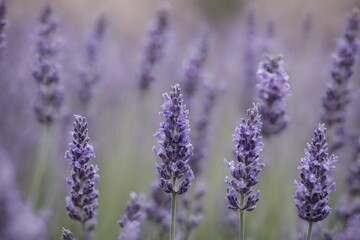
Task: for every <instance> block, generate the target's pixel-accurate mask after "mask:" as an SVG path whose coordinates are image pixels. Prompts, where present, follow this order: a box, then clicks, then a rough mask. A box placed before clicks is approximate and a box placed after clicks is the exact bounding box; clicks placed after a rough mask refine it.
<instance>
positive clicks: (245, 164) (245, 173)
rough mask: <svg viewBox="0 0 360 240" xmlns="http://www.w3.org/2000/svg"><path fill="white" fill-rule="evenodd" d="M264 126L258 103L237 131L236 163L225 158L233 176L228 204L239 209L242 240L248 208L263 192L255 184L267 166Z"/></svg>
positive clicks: (233, 208) (227, 195)
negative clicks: (264, 150)
mask: <svg viewBox="0 0 360 240" xmlns="http://www.w3.org/2000/svg"><path fill="white" fill-rule="evenodd" d="M261 127H262V123H261V115H260V114H259V111H258V109H257V106H256V105H254V107H253V108H251V109H248V110H247V119H244V118H242V119H241V123H240V125H239V127H237V128H236V129H235V133H234V134H233V140H234V142H235V147H236V149H235V157H236V163H235V162H234V161H231V162H228V161H227V160H226V159H225V160H224V162H225V164H226V166H227V167H228V168H229V169H230V172H231V175H232V177H233V178H230V177H228V176H227V177H226V178H225V182H226V183H227V184H228V185H229V187H228V188H227V194H226V199H227V201H228V208H229V209H231V210H233V211H237V212H239V217H240V224H239V231H240V235H239V239H240V240H245V211H248V212H250V211H253V210H254V209H255V207H256V203H257V202H258V201H259V197H260V192H259V191H256V192H253V189H252V187H253V186H255V185H256V184H257V183H258V182H259V180H258V179H257V175H258V174H259V173H260V171H261V170H262V168H263V167H264V166H265V164H264V163H261V162H260V161H259V160H260V155H261V153H262V148H263V143H262V136H261ZM239 198H240V199H239Z"/></svg>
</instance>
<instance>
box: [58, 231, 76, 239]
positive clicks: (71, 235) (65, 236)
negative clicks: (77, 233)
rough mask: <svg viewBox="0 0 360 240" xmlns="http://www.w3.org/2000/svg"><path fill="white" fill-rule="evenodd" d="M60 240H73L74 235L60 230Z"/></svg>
mask: <svg viewBox="0 0 360 240" xmlns="http://www.w3.org/2000/svg"><path fill="white" fill-rule="evenodd" d="M61 232H62V234H61V240H75V238H74V234H73V233H72V232H71V231H70V230H69V229H66V228H63V229H61Z"/></svg>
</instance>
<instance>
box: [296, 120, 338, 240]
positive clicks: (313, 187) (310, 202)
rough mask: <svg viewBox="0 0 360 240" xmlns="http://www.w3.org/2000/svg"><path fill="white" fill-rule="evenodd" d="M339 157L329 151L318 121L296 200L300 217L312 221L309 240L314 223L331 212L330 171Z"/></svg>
mask: <svg viewBox="0 0 360 240" xmlns="http://www.w3.org/2000/svg"><path fill="white" fill-rule="evenodd" d="M337 159H338V158H337V156H335V155H331V156H329V154H328V143H327V140H326V128H325V126H324V124H319V125H318V126H317V127H316V129H315V131H314V135H313V137H312V139H311V143H310V144H307V147H306V149H305V157H304V158H302V159H301V161H300V166H299V170H300V178H301V180H300V182H298V181H295V183H294V185H295V189H296V191H295V195H294V202H295V206H296V208H297V212H298V216H299V217H300V218H301V219H303V220H305V221H307V222H308V224H309V228H308V233H307V238H306V239H307V240H310V239H311V234H312V227H313V223H315V222H319V221H322V220H324V219H325V218H326V217H327V216H328V215H329V214H330V212H331V208H330V207H329V206H328V201H329V199H328V198H329V197H328V195H329V193H331V192H333V191H335V187H336V184H335V183H334V182H331V178H330V170H331V169H332V168H334V162H336V161H337Z"/></svg>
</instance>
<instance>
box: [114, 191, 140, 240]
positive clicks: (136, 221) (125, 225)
mask: <svg viewBox="0 0 360 240" xmlns="http://www.w3.org/2000/svg"><path fill="white" fill-rule="evenodd" d="M143 202H144V196H143V195H137V194H136V193H133V192H132V193H131V194H130V201H129V202H128V204H127V206H126V210H125V214H124V216H123V217H122V219H121V220H120V221H119V225H120V227H121V228H122V232H121V234H120V236H119V238H118V239H119V240H140V238H141V222H142V220H143V217H144V216H143Z"/></svg>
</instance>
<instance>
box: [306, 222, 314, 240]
mask: <svg viewBox="0 0 360 240" xmlns="http://www.w3.org/2000/svg"><path fill="white" fill-rule="evenodd" d="M312 228H313V222H309V228H308V233H307V237H306V240H311V234H312Z"/></svg>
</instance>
